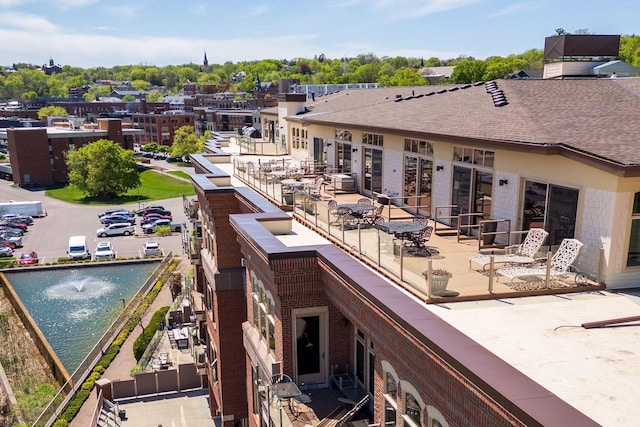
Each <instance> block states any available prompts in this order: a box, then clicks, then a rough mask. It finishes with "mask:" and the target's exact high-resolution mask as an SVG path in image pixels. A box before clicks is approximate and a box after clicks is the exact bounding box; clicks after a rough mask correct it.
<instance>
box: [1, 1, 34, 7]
mask: <svg viewBox="0 0 640 427" xmlns="http://www.w3.org/2000/svg"><path fill="white" fill-rule="evenodd" d="M33 1H35V0H0V7H3V8H10V7H14V6H24V5H25V4H26V3H31V2H33Z"/></svg>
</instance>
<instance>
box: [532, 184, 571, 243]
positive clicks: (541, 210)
mask: <svg viewBox="0 0 640 427" xmlns="http://www.w3.org/2000/svg"><path fill="white" fill-rule="evenodd" d="M577 211H578V190H576V189H573V188H567V187H562V186H559V185H553V184H547V183H544V182H535V181H526V182H525V188H524V200H523V212H522V229H523V230H528V229H529V228H533V227H538V228H544V229H545V230H547V231H548V232H549V237H548V238H547V243H548V244H549V245H559V244H560V243H561V242H562V239H567V238H573V237H574V234H575V226H576V215H577Z"/></svg>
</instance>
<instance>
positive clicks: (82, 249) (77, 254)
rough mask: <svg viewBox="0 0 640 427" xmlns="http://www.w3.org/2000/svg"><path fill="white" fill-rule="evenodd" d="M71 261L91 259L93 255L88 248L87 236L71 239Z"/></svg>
mask: <svg viewBox="0 0 640 427" xmlns="http://www.w3.org/2000/svg"><path fill="white" fill-rule="evenodd" d="M67 254H68V255H69V259H91V253H90V252H89V247H88V246H87V236H71V237H69V249H68V250H67Z"/></svg>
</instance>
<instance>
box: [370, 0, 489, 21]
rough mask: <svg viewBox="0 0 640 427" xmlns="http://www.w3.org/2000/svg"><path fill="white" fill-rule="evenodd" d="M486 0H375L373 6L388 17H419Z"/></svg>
mask: <svg viewBox="0 0 640 427" xmlns="http://www.w3.org/2000/svg"><path fill="white" fill-rule="evenodd" d="M481 1H484V0H375V2H374V3H373V6H374V7H375V8H376V9H377V10H378V11H379V12H380V13H384V14H385V15H386V16H387V17H390V18H395V19H407V18H418V17H421V16H425V15H431V14H434V13H439V12H445V11H448V10H453V9H460V8H464V7H467V6H471V5H473V4H475V3H478V2H481Z"/></svg>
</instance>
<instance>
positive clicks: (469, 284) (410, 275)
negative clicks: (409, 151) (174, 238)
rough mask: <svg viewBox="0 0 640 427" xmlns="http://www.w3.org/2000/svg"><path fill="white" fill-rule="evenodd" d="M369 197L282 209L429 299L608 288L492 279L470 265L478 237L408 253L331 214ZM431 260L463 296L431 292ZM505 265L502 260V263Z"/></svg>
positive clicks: (391, 212)
mask: <svg viewBox="0 0 640 427" xmlns="http://www.w3.org/2000/svg"><path fill="white" fill-rule="evenodd" d="M247 184H249V185H250V186H251V187H252V188H254V189H255V190H256V191H258V192H260V193H262V194H263V195H265V197H268V198H269V199H270V200H272V202H274V203H276V204H279V203H280V202H279V200H277V199H274V198H272V197H271V196H270V195H269V194H266V193H265V192H264V191H261V190H260V188H256V187H255V186H252V185H251V183H250V182H247ZM325 190H327V189H325ZM363 197H365V196H363V195H361V194H355V193H351V194H350V193H336V194H333V193H332V192H331V191H330V189H329V190H328V191H323V192H322V193H321V197H320V200H317V201H312V200H310V199H308V200H307V199H303V198H302V197H298V196H296V202H295V203H294V205H295V206H293V207H291V206H282V208H283V209H285V210H291V209H293V215H294V218H295V219H296V220H298V221H300V222H301V223H303V224H305V225H306V226H307V227H309V228H311V229H313V230H315V231H316V232H318V233H320V234H322V235H323V236H325V237H327V238H328V239H329V240H331V241H332V242H333V243H335V244H336V245H338V246H340V247H342V248H343V249H345V250H346V251H348V252H350V253H351V254H352V255H353V256H355V257H356V258H359V259H360V260H362V261H363V262H365V263H366V264H367V265H369V266H370V267H371V268H373V269H375V270H377V271H378V272H379V273H380V274H382V275H384V276H385V277H387V278H388V279H390V280H392V281H394V282H395V283H397V284H398V285H400V286H402V287H403V288H405V289H407V290H408V291H410V292H411V293H413V294H414V295H416V296H417V297H418V298H420V299H421V300H423V301H425V302H427V303H441V302H444V301H447V302H450V301H470V300H482V299H500V298H511V297H519V296H530V295H545V294H559V293H569V292H581V291H593V290H602V289H604V285H600V284H597V283H595V282H594V281H592V280H588V281H587V283H583V284H577V283H576V282H575V276H574V275H573V274H571V275H568V276H567V277H566V278H564V279H556V280H552V281H550V283H549V285H548V286H546V285H545V282H544V280H529V281H520V280H516V281H515V282H514V283H509V280H508V279H507V278H501V279H500V280H498V277H496V276H494V277H493V278H492V280H490V279H491V278H490V274H489V271H478V269H479V268H480V267H479V266H477V265H474V269H472V268H470V265H469V258H470V257H472V256H474V255H478V254H479V251H478V248H479V246H478V240H477V239H468V238H467V239H466V240H463V239H460V240H459V239H458V237H457V234H455V233H454V234H450V235H436V234H435V233H434V234H432V236H431V238H430V240H429V242H428V245H429V246H430V247H432V248H435V249H436V250H437V253H436V254H434V255H433V256H412V255H404V254H403V255H402V256H400V254H399V251H398V250H397V249H395V250H394V243H393V236H390V235H388V234H386V233H384V232H380V231H379V230H377V229H375V228H373V227H360V228H347V227H345V229H344V230H343V229H342V227H341V225H340V224H339V223H336V222H335V219H334V218H332V217H331V213H330V210H329V208H328V205H327V201H328V200H330V199H335V200H336V201H337V202H338V204H343V203H355V202H356V201H357V200H358V199H360V198H363ZM373 203H374V204H375V203H376V201H375V200H374V201H373ZM413 215H414V214H413V213H412V212H410V211H407V210H404V209H401V208H399V207H397V206H388V207H385V209H384V212H383V216H384V217H385V220H411V218H412V217H413ZM429 225H432V226H433V225H434V223H433V221H432V220H430V221H429ZM443 228H446V226H444V225H442V224H438V229H443ZM484 253H487V252H484ZM488 253H490V252H488ZM497 253H499V252H497ZM429 262H431V263H432V268H434V269H435V268H446V269H447V270H448V271H450V272H451V273H452V274H453V276H452V277H451V279H450V281H449V284H448V286H447V290H450V291H454V293H457V294H458V295H456V296H446V297H443V296H435V295H431V296H429V295H428V290H427V282H426V279H425V278H424V277H423V276H422V272H423V271H425V270H427V268H428V264H429ZM501 266H502V265H496V268H498V267H501ZM487 270H488V268H487Z"/></svg>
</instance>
